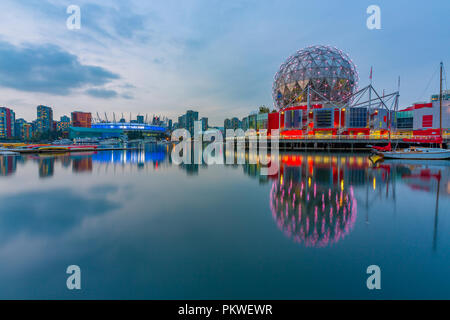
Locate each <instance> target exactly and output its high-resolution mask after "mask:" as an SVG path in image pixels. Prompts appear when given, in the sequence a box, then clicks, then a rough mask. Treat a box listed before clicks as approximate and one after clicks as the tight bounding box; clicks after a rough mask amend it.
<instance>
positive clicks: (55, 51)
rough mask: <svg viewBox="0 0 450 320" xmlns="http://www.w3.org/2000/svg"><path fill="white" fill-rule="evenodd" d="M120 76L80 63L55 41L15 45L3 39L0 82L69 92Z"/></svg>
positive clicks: (26, 88)
mask: <svg viewBox="0 0 450 320" xmlns="http://www.w3.org/2000/svg"><path fill="white" fill-rule="evenodd" d="M119 78H120V76H119V75H117V74H115V73H113V72H110V71H108V70H106V69H104V68H102V67H99V66H93V65H84V64H81V62H80V61H79V59H78V57H77V56H75V55H73V54H71V53H69V52H67V51H64V50H63V49H62V48H60V47H58V46H56V45H52V44H41V45H36V44H25V45H22V46H15V45H13V44H11V43H8V42H5V41H0V86H2V87H7V88H13V89H16V90H20V91H29V92H43V93H50V94H55V95H68V94H70V93H71V92H72V90H73V89H76V88H80V87H83V86H87V85H95V86H99V85H104V84H106V83H108V82H110V81H112V80H114V79H119Z"/></svg>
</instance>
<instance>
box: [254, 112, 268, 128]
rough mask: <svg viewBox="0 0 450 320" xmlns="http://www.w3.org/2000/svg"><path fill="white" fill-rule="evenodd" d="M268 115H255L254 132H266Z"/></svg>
mask: <svg viewBox="0 0 450 320" xmlns="http://www.w3.org/2000/svg"><path fill="white" fill-rule="evenodd" d="M268 120H269V114H268V113H259V114H257V115H256V130H258V131H259V130H266V129H267V128H268Z"/></svg>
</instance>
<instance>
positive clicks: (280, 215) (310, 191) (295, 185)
mask: <svg viewBox="0 0 450 320" xmlns="http://www.w3.org/2000/svg"><path fill="white" fill-rule="evenodd" d="M281 160H282V164H281V170H280V175H279V179H278V180H277V181H275V182H274V183H273V185H272V189H271V192H270V207H271V211H272V215H273V217H274V219H275V220H276V221H277V225H278V226H279V228H280V229H281V230H283V232H285V233H286V235H288V236H289V237H291V238H292V239H293V240H294V241H296V242H299V243H302V244H304V245H305V246H312V247H324V246H327V245H330V244H332V243H336V242H338V241H339V240H341V239H342V238H344V237H345V235H347V234H348V233H349V232H350V230H351V229H352V227H353V225H354V223H355V220H356V214H357V203H356V199H355V197H354V194H353V187H352V186H351V185H350V186H348V185H346V183H345V173H346V170H345V168H344V167H345V165H346V161H345V162H344V163H343V162H341V161H340V160H339V159H338V158H337V157H330V156H321V157H315V156H314V157H313V156H303V155H283V156H281Z"/></svg>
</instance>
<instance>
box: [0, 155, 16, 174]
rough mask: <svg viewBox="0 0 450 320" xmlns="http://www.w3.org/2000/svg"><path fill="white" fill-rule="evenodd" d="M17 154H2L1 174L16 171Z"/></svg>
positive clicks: (0, 159) (0, 157)
mask: <svg viewBox="0 0 450 320" xmlns="http://www.w3.org/2000/svg"><path fill="white" fill-rule="evenodd" d="M16 168H17V157H16V156H0V175H2V176H9V175H12V174H13V173H14V172H16Z"/></svg>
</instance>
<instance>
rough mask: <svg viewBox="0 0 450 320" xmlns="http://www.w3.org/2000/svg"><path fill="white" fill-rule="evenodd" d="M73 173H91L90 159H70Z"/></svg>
mask: <svg viewBox="0 0 450 320" xmlns="http://www.w3.org/2000/svg"><path fill="white" fill-rule="evenodd" d="M72 160H73V161H72V171H73V172H91V171H92V157H81V158H78V157H76V158H73V159H72Z"/></svg>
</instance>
